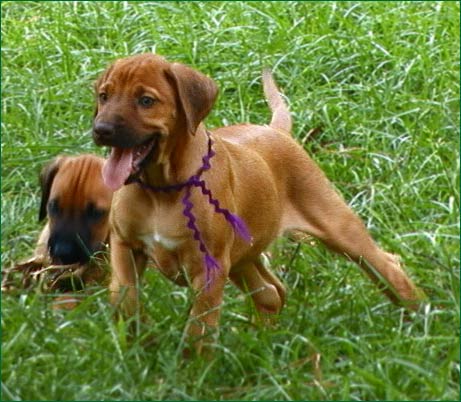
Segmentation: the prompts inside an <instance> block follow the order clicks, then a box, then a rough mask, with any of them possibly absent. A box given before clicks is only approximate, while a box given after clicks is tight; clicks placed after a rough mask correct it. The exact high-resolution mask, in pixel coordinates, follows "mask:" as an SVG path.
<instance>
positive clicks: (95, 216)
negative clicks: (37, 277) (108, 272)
mask: <svg viewBox="0 0 461 402" xmlns="http://www.w3.org/2000/svg"><path fill="white" fill-rule="evenodd" d="M103 163H104V159H103V158H100V157H97V156H95V155H89V154H88V155H80V156H74V157H72V156H59V157H57V158H55V159H54V160H53V161H52V162H50V163H49V164H48V165H46V166H45V167H44V168H43V170H42V172H41V174H40V185H41V190H42V199H41V205H40V213H39V220H40V221H42V220H43V219H45V217H47V216H48V221H47V223H46V225H45V227H44V228H43V230H42V232H41V234H40V237H39V239H38V242H37V246H36V248H35V252H34V256H33V257H32V258H31V259H29V260H28V261H27V262H25V263H23V264H20V265H19V266H18V267H20V268H21V267H22V270H23V271H24V270H26V269H29V270H30V269H32V268H34V269H35V270H37V269H40V268H42V267H47V266H49V265H56V266H70V265H76V266H78V267H80V268H79V273H80V274H81V276H79V275H77V277H78V279H80V280H81V282H83V284H85V283H89V282H91V281H96V282H100V281H101V280H102V279H103V276H104V271H103V270H102V269H101V268H97V267H96V266H91V267H90V265H89V264H90V258H91V257H92V256H94V254H95V253H97V252H98V251H101V250H102V249H103V248H104V247H105V245H106V244H107V243H108V238H109V211H110V206H111V202H112V190H110V189H109V187H107V186H106V185H105V184H104V182H103V180H102V174H101V171H102V166H103ZM63 283H64V282H63V281H61V282H59V283H58V286H56V287H58V288H60V289H61V290H65V289H62V286H63Z"/></svg>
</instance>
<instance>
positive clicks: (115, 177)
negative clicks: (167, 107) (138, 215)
mask: <svg viewBox="0 0 461 402" xmlns="http://www.w3.org/2000/svg"><path fill="white" fill-rule="evenodd" d="M158 138H159V136H158V135H154V136H153V138H151V139H149V140H148V141H146V142H144V143H142V144H141V145H137V146H135V147H132V148H119V147H112V148H111V152H110V155H109V157H108V158H107V159H106V162H105V163H104V166H103V169H102V177H103V179H104V183H105V184H106V186H108V187H109V188H110V189H112V190H113V191H115V190H118V189H119V188H120V187H122V186H123V185H124V184H125V183H126V182H127V180H129V179H130V177H132V176H135V175H136V174H138V173H139V171H140V169H141V167H142V165H143V163H144V162H145V161H147V160H148V159H149V157H150V156H151V155H152V154H153V153H154V151H155V149H156V148H157V144H158Z"/></svg>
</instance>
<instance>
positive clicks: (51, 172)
mask: <svg viewBox="0 0 461 402" xmlns="http://www.w3.org/2000/svg"><path fill="white" fill-rule="evenodd" d="M63 161H64V157H63V156H58V157H57V158H55V159H53V160H52V161H51V162H50V163H48V164H47V165H45V166H44V167H43V169H42V171H41V172H40V177H39V181H40V188H41V190H42V200H41V202H40V212H39V215H38V221H39V222H40V221H42V220H43V219H45V217H46V215H47V212H46V206H47V204H48V199H49V198H50V192H51V186H52V184H53V180H54V177H55V176H56V173H58V170H59V166H61V164H62V162H63Z"/></svg>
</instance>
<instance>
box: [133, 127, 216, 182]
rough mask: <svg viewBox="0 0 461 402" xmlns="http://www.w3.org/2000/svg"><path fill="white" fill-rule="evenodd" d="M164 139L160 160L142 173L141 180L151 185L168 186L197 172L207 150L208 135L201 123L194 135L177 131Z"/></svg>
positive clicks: (182, 180)
mask: <svg viewBox="0 0 461 402" xmlns="http://www.w3.org/2000/svg"><path fill="white" fill-rule="evenodd" d="M166 141H167V143H166V144H165V145H164V147H165V148H164V151H163V154H164V155H163V157H162V158H161V160H160V161H159V162H157V163H152V164H149V165H148V166H147V167H146V168H145V170H144V173H143V175H142V177H143V180H144V181H145V182H146V183H147V184H150V185H152V186H170V185H175V184H178V183H182V182H184V181H186V180H188V179H189V178H190V177H191V176H193V175H194V174H196V173H197V171H198V170H199V168H200V167H201V166H202V163H203V161H202V158H203V157H204V156H205V155H206V153H207V152H208V135H207V132H206V129H205V126H204V125H203V124H200V125H199V127H198V128H197V131H196V133H195V135H191V134H189V133H187V132H186V131H184V132H177V133H173V134H171V138H168V139H167V140H166Z"/></svg>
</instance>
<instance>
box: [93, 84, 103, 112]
mask: <svg viewBox="0 0 461 402" xmlns="http://www.w3.org/2000/svg"><path fill="white" fill-rule="evenodd" d="M102 77H103V76H102V75H100V76H99V77H98V79H97V80H96V81H95V82H94V84H93V93H94V103H95V107H94V113H93V119H94V118H95V117H96V116H97V115H98V89H99V86H100V85H101V81H102Z"/></svg>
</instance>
